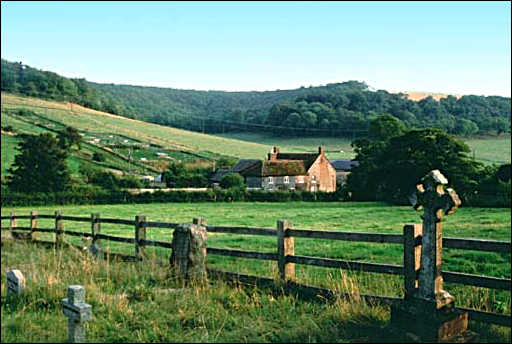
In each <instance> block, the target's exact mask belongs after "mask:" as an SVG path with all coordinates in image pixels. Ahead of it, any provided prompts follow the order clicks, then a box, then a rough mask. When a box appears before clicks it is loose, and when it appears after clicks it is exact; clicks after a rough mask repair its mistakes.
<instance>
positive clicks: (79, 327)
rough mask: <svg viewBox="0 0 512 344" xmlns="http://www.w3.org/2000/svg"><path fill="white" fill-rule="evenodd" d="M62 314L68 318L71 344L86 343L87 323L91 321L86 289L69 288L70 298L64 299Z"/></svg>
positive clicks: (80, 287)
mask: <svg viewBox="0 0 512 344" xmlns="http://www.w3.org/2000/svg"><path fill="white" fill-rule="evenodd" d="M62 312H63V313H64V315H65V316H67V317H68V338H69V341H70V342H71V343H84V342H85V326H84V323H85V322H86V321H89V320H91V318H92V313H91V305H89V304H87V303H85V288H84V287H83V286H81V285H70V286H68V297H67V298H66V299H62Z"/></svg>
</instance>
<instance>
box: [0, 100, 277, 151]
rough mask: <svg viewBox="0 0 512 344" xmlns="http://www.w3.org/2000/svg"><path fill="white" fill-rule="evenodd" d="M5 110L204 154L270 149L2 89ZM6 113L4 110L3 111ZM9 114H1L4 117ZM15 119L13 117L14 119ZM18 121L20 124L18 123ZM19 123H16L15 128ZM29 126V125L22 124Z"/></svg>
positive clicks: (87, 129) (79, 128) (260, 145)
mask: <svg viewBox="0 0 512 344" xmlns="http://www.w3.org/2000/svg"><path fill="white" fill-rule="evenodd" d="M2 109H3V110H9V109H11V110H12V109H28V110H33V111H35V112H36V113H40V114H42V115H44V116H45V117H46V118H48V119H51V120H54V121H57V122H60V123H65V124H66V125H69V126H73V127H75V128H77V129H78V130H83V131H90V132H97V133H100V134H101V133H115V134H118V135H124V136H126V137H129V138H132V139H135V140H138V141H143V142H147V143H152V144H156V145H160V146H162V147H164V148H168V149H175V150H184V151H189V152H192V153H201V154H204V155H206V156H207V155H208V154H214V155H215V154H217V155H230V156H233V157H246V158H260V157H262V156H264V155H265V154H266V153H267V152H268V151H269V150H270V148H271V146H265V145H262V144H258V143H253V142H244V141H240V140H233V139H227V138H221V137H217V136H212V135H206V134H201V133H197V132H192V131H187V130H181V129H176V128H172V127H166V126H162V125H158V124H153V123H147V122H142V121H138V120H134V119H129V118H125V117H121V116H116V115H112V114H109V113H106V112H100V111H96V110H92V109H88V108H85V107H81V106H79V105H76V104H70V103H59V102H55V101H46V100H41V99H37V98H30V97H21V96H15V95H12V94H8V93H4V92H2ZM2 112H4V111H2ZM4 117H5V118H7V117H9V116H6V115H5V114H4V113H2V125H5V123H6V122H5V123H4V121H5V120H6V119H4ZM11 121H12V119H11ZM18 124H19V123H18ZM18 124H16V125H13V126H14V127H15V128H17V127H18ZM19 125H20V126H26V124H19Z"/></svg>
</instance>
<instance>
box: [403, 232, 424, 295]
mask: <svg viewBox="0 0 512 344" xmlns="http://www.w3.org/2000/svg"><path fill="white" fill-rule="evenodd" d="M403 230H404V235H403V239H404V285H405V299H406V300H407V299H409V298H410V297H411V296H412V295H413V293H414V292H415V290H416V289H417V288H418V278H417V271H418V270H419V269H420V264H421V244H417V243H416V241H417V238H418V237H420V236H421V234H422V231H423V226H422V225H421V224H406V225H405V226H404V229H403Z"/></svg>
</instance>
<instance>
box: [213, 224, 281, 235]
mask: <svg viewBox="0 0 512 344" xmlns="http://www.w3.org/2000/svg"><path fill="white" fill-rule="evenodd" d="M206 231H207V232H208V233H232V234H248V235H268V236H275V235H276V234H277V230H275V229H274V228H256V227H226V226H206Z"/></svg>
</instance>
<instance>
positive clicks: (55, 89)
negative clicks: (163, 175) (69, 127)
mask: <svg viewBox="0 0 512 344" xmlns="http://www.w3.org/2000/svg"><path fill="white" fill-rule="evenodd" d="M1 72H2V91H6V92H12V93H17V94H23V95H28V96H33V97H39V98H46V99H54V100H61V101H63V100H66V101H71V102H76V103H78V104H81V105H84V106H87V107H90V108H93V109H96V110H102V111H106V112H110V113H115V114H118V115H122V116H125V117H129V118H135V119H140V120H144V121H149V122H153V123H158V124H163V125H169V126H174V127H179V128H184V129H189V130H194V131H202V132H206V133H222V132H229V131H237V132H243V131H245V132H258V133H260V132H265V133H272V134H275V135H280V136H316V135H319V136H327V135H329V136H347V137H354V136H364V135H365V134H366V133H367V131H368V125H369V123H370V121H371V120H372V119H375V118H377V117H378V116H379V115H382V114H390V115H392V116H394V117H396V118H398V119H400V120H401V121H402V122H403V123H404V124H405V125H406V126H407V127H409V128H426V127H435V128H439V129H443V130H445V131H446V132H448V133H451V134H456V135H465V136H471V135H475V134H499V133H502V132H509V131H510V113H511V108H510V106H511V105H510V98H505V97H499V96H489V97H484V96H474V95H468V96H463V97H461V98H459V99H457V98H455V97H453V96H449V97H447V98H443V99H441V101H436V100H434V99H433V98H431V97H428V98H425V99H422V100H420V101H418V102H416V101H411V100H408V99H407V96H406V95H405V94H392V93H388V92H387V91H383V90H378V91H371V90H370V89H369V87H368V86H367V85H366V84H365V83H361V82H358V81H348V82H344V83H336V84H328V85H326V86H319V87H308V88H306V87H301V88H299V89H295V90H276V91H266V92H223V91H195V90H178V89H172V88H158V87H142V86H128V85H114V84H98V83H93V82H88V81H86V80H85V79H69V78H64V77H61V76H59V75H57V74H55V73H52V72H45V71H40V70H38V69H35V68H31V67H29V66H26V65H23V64H21V63H13V62H8V61H6V60H3V59H2V68H1Z"/></svg>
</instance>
